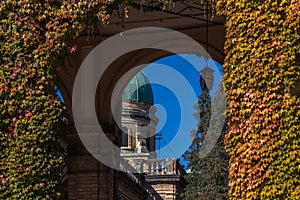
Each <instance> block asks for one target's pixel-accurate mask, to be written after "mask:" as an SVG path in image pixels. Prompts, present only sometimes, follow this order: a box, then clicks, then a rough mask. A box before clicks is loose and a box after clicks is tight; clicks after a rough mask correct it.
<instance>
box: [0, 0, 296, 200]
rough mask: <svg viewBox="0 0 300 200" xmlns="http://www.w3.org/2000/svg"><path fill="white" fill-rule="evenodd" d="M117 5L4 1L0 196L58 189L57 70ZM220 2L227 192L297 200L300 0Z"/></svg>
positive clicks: (0, 7)
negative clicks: (82, 35) (223, 36)
mask: <svg viewBox="0 0 300 200" xmlns="http://www.w3.org/2000/svg"><path fill="white" fill-rule="evenodd" d="M126 2H128V4H130V3H132V2H133V1H126ZM158 2H161V3H162V5H165V4H166V3H168V2H170V1H167V0H162V1H158ZM212 2H215V0H213V1H212ZM120 3H122V1H101V0H98V1H97V0H92V1H83V0H78V1H74V0H61V1H58V0H45V1H34V0H18V1H13V0H6V1H1V2H0V20H1V21H0V55H1V56H0V63H1V68H0V199H55V198H59V196H61V190H60V175H61V159H62V151H61V148H60V145H59V144H58V140H59V138H61V131H60V130H61V126H62V119H63V117H64V109H63V106H62V105H61V102H60V101H59V98H58V97H57V95H56V94H55V91H54V85H56V84H57V76H56V67H57V66H62V65H63V62H64V59H63V58H64V57H65V56H66V55H68V54H70V53H71V51H70V50H72V41H73V40H74V38H75V37H76V36H77V35H78V34H79V33H80V31H81V30H82V28H84V27H85V26H86V25H88V24H89V23H93V22H95V20H99V21H105V20H107V18H108V16H109V14H110V12H111V11H112V10H113V9H116V8H118V6H119V4H120ZM216 9H217V11H218V12H219V13H220V14H222V15H224V16H226V44H225V52H226V59H225V64H224V72H225V78H224V81H225V88H226V94H227V100H228V103H229V107H228V112H227V114H228V117H229V118H230V122H229V132H228V133H227V135H226V136H225V146H226V150H227V152H228V154H229V156H230V161H229V167H230V174H229V176H230V177H229V178H230V181H229V187H230V188H229V198H231V199H299V198H300V186H299V185H300V169H299V166H300V159H299V157H300V156H299V145H300V144H299V140H300V135H299V134H300V121H299V118H300V111H299V110H300V109H299V107H300V98H299V97H296V96H293V95H290V94H291V89H292V87H293V86H294V85H295V83H296V81H297V80H298V79H299V78H300V67H299V54H300V47H299V46H300V44H299V41H300V38H299V32H300V31H299V30H300V28H299V26H300V25H299V15H300V14H299V1H298V0H266V1H254V0H235V1H233V0H218V1H217V4H216ZM124 13H125V14H126V15H125V16H124V17H127V13H126V12H124ZM297 59H298V60H297Z"/></svg>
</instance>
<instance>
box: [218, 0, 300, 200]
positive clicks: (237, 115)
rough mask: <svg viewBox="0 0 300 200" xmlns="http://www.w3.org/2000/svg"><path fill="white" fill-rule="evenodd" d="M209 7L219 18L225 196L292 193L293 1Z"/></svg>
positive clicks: (299, 47)
mask: <svg viewBox="0 0 300 200" xmlns="http://www.w3.org/2000/svg"><path fill="white" fill-rule="evenodd" d="M217 9H218V11H219V13H220V14H223V15H225V16H226V43H225V53H226V59H225V64H224V71H225V77H224V82H225V87H226V93H227V100H228V104H229V107H228V111H227V114H228V117H229V118H230V122H229V132H228V133H227V135H226V137H225V145H226V150H227V152H228V153H229V155H230V163H229V166H230V169H229V170H230V175H229V176H230V177H229V178H230V181H229V187H230V189H229V197H230V198H231V199H272V200H274V199H299V198H300V168H299V166H300V155H299V145H300V98H299V97H297V96H293V95H291V89H292V88H293V86H294V85H295V83H296V81H297V80H298V79H299V78H300V65H299V55H300V36H299V32H300V25H299V15H300V12H299V1H298V0H289V1H285V0H281V1H279V0H278V1H277V0H276V1H274V0H272V1H271V0H268V1H252V0H249V1H247V0H241V1H231V0H230V1H227V0H226V1H223V0H220V1H218V4H217ZM297 59H298V60H297Z"/></svg>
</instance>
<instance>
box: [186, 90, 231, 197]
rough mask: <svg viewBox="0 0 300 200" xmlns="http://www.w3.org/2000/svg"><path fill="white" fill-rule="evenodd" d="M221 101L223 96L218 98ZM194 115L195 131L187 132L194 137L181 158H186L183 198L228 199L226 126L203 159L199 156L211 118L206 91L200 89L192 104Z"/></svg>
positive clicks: (209, 98)
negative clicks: (193, 104) (196, 123)
mask: <svg viewBox="0 0 300 200" xmlns="http://www.w3.org/2000/svg"><path fill="white" fill-rule="evenodd" d="M222 100H223V101H224V99H222ZM221 103H222V102H221ZM194 107H195V109H196V111H197V112H196V114H195V118H196V119H198V120H199V123H198V125H197V129H196V130H192V131H191V136H192V137H193V138H194V139H193V142H192V145H191V146H190V149H189V150H188V151H187V152H185V154H184V158H185V160H186V161H188V174H187V175H186V176H185V179H186V181H187V187H186V189H185V192H184V195H183V196H184V198H185V199H203V200H210V199H228V195H227V192H228V155H227V153H226V152H225V149H224V136H225V133H226V130H227V128H226V126H225V127H224V128H223V131H222V133H221V136H220V137H219V138H218V139H217V143H216V144H215V146H214V147H213V149H212V150H211V151H210V152H209V153H208V155H207V156H205V157H204V158H202V157H200V156H199V151H200V150H201V145H202V144H203V142H204V140H205V137H206V134H207V132H208V129H209V124H210V120H211V97H210V94H209V93H208V92H207V90H204V91H202V93H201V94H200V96H199V100H198V102H197V103H196V105H195V106H194Z"/></svg>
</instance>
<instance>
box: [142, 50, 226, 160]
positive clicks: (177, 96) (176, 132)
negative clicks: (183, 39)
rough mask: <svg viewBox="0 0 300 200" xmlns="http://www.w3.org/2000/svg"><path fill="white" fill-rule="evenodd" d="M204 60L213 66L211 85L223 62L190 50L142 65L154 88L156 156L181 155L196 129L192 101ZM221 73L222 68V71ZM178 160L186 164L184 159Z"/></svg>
mask: <svg viewBox="0 0 300 200" xmlns="http://www.w3.org/2000/svg"><path fill="white" fill-rule="evenodd" d="M206 64H207V65H208V66H209V67H210V68H212V69H214V70H215V71H216V72H214V77H216V81H214V86H213V89H212V90H214V88H216V86H217V84H218V82H219V81H220V80H221V79H220V73H219V72H221V71H222V66H221V65H220V64H219V63H217V62H215V61H213V60H209V61H208V62H205V60H204V59H203V58H202V57H198V56H196V55H191V54H183V55H180V56H179V55H173V56H168V57H165V58H162V59H159V60H157V61H155V62H153V63H151V64H149V65H148V66H146V67H145V68H144V69H143V72H144V73H145V74H146V76H147V77H148V79H149V81H150V83H151V85H152V90H153V95H154V104H155V106H156V108H157V112H156V116H157V117H158V118H159V123H158V125H157V133H162V138H163V139H162V140H160V144H159V140H157V141H156V147H157V149H159V146H160V150H157V156H158V158H170V157H173V158H174V157H177V158H178V157H180V156H181V155H182V154H183V153H184V152H185V150H186V149H187V148H188V147H189V145H190V144H191V142H192V138H191V137H190V131H191V130H192V129H195V127H196V124H197V121H196V120H195V119H194V117H193V114H194V113H195V110H194V108H193V105H194V104H195V103H196V102H197V97H198V95H199V94H200V93H201V88H200V84H199V78H200V73H199V71H201V70H202V69H203V68H204V67H205V66H206ZM216 69H217V70H216ZM221 73H222V72H221ZM181 162H182V163H184V164H186V163H185V162H183V161H182V159H181Z"/></svg>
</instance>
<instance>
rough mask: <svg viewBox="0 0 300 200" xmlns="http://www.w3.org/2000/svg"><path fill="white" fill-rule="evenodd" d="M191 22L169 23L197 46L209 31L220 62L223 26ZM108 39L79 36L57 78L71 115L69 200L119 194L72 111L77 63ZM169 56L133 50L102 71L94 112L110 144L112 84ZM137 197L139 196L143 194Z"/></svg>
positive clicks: (112, 173)
mask: <svg viewBox="0 0 300 200" xmlns="http://www.w3.org/2000/svg"><path fill="white" fill-rule="evenodd" d="M193 23H195V22H193ZM193 23H190V27H187V26H184V27H180V26H181V25H180V24H178V25H177V27H176V26H174V24H173V23H172V24H171V25H170V28H173V29H174V28H175V30H178V31H180V32H182V33H184V34H186V35H188V36H190V37H191V38H193V39H195V40H196V41H198V42H199V43H200V44H205V41H206V40H207V38H206V36H205V35H206V34H205V33H206V31H208V33H209V38H208V45H207V47H208V49H207V51H208V53H209V54H210V56H211V57H212V58H213V59H214V60H216V61H218V62H219V63H223V60H224V53H223V44H224V40H225V36H224V35H225V30H224V26H222V25H216V26H209V27H208V29H207V27H205V26H203V24H202V25H199V27H197V24H193ZM142 25H145V24H137V25H136V26H137V27H139V26H142ZM149 25H151V24H149ZM167 25H168V24H167ZM165 26H166V25H165ZM132 28H133V27H132ZM108 30H109V27H108ZM111 30H112V32H109V31H108V32H109V33H110V34H113V33H116V32H118V31H119V30H114V29H113V28H111ZM109 36H110V35H106V36H102V35H98V36H94V37H91V36H83V35H82V36H79V37H78V38H76V39H75V41H74V44H76V45H77V50H76V51H75V52H74V53H73V55H72V56H71V57H69V58H66V61H65V63H66V66H65V67H64V68H60V69H59V76H60V78H61V82H62V84H61V87H60V91H61V93H62V95H63V98H64V100H65V104H66V107H67V110H68V113H69V115H70V122H69V132H68V134H67V143H68V159H67V163H68V199H114V198H116V193H117V191H118V185H119V183H118V181H119V178H118V177H119V175H118V173H117V172H116V171H115V170H113V169H111V168H109V167H107V166H105V165H103V164H101V163H100V162H98V161H97V160H96V159H95V158H93V157H92V156H91V155H90V154H89V153H88V152H87V150H86V149H85V147H84V146H83V145H82V143H81V141H80V139H79V137H78V135H77V133H76V129H75V127H74V123H73V117H72V112H71V111H72V99H71V97H72V90H73V84H74V80H75V77H76V74H77V71H78V69H79V67H80V64H81V63H82V61H83V60H84V58H85V57H86V56H87V55H88V53H89V52H90V51H91V50H92V49H93V48H94V47H95V46H97V45H98V44H99V43H101V42H102V41H103V40H105V39H106V38H108V37H109ZM190 53H193V51H192V50H191V52H190ZM168 55H170V53H169V52H164V51H158V50H154V49H151V50H149V49H148V50H138V51H133V52H130V53H127V54H125V55H123V56H121V57H120V58H118V59H117V60H116V61H114V62H113V63H112V64H111V65H110V66H109V68H108V70H107V71H106V72H105V74H104V76H103V78H102V79H101V80H100V82H99V85H98V88H97V95H96V97H95V101H96V102H97V103H96V108H95V109H96V111H97V116H98V119H99V122H100V123H101V126H102V128H104V132H105V133H106V134H107V136H108V138H109V139H110V140H111V141H114V142H116V141H117V140H118V137H119V131H118V128H117V126H116V125H115V123H114V119H113V116H112V114H111V110H110V108H111V105H110V104H111V94H112V91H113V89H114V86H115V84H116V83H117V81H118V80H119V79H120V78H121V77H122V76H123V75H124V74H125V73H126V72H127V71H129V70H130V69H133V68H134V67H136V66H139V65H141V64H146V63H151V62H153V61H155V60H158V59H160V58H163V57H165V56H168ZM138 195H141V196H142V195H143V194H138Z"/></svg>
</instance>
